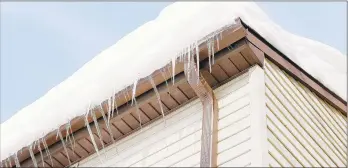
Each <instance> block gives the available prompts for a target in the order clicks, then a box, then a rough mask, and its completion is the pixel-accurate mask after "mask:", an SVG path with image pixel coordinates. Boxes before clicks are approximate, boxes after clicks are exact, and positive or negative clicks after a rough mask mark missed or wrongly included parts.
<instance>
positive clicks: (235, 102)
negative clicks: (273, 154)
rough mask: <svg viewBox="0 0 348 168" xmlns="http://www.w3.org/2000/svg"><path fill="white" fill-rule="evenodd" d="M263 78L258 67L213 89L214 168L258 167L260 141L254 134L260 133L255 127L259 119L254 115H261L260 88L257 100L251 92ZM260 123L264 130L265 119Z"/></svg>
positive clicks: (261, 100) (253, 91) (261, 82)
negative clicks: (215, 116) (216, 120)
mask: <svg viewBox="0 0 348 168" xmlns="http://www.w3.org/2000/svg"><path fill="white" fill-rule="evenodd" d="M255 75H256V76H255ZM257 75H259V76H257ZM260 75H261V78H260ZM263 76H264V72H263V70H262V69H261V68H260V67H253V68H251V69H249V71H248V72H246V73H245V74H243V75H242V76H240V77H238V78H236V79H234V80H232V81H231V82H228V83H227V84H225V85H223V86H221V87H219V88H218V89H216V90H215V94H216V98H217V100H218V104H219V124H218V130H219V132H218V157H217V159H218V160H217V162H218V166H221V167H232V166H233V167H242V166H253V165H260V164H262V163H260V162H259V160H262V157H261V155H262V153H259V152H262V151H259V149H258V148H259V147H260V146H263V145H259V144H262V138H261V137H258V136H259V135H258V133H256V132H259V133H261V134H262V130H263V129H262V128H261V129H260V127H259V126H258V123H262V122H260V121H262V119H261V118H258V114H262V113H259V110H261V109H262V107H261V108H260V107H258V106H257V105H258V104H259V103H258V102H261V104H262V105H263V106H264V108H263V109H265V107H266V106H265V102H264V98H263V99H262V96H264V89H263V91H262V89H261V92H260V93H261V94H262V95H261V97H260V96H259V95H257V94H256V95H255V93H256V91H255V90H257V89H259V87H255V86H260V85H264V82H263V80H261V79H262V77H263ZM255 79H256V80H255ZM261 88H262V87H261ZM263 88H264V87H263ZM262 102H263V103H262ZM253 109H254V110H253ZM255 109H256V110H255ZM263 111H264V110H263ZM264 120H265V121H264V122H263V124H264V125H263V127H264V130H265V131H266V117H264ZM264 134H266V132H265V133H264ZM264 139H266V136H265V138H264ZM265 142H266V141H265ZM261 149H262V148H261ZM265 149H267V148H266V147H265ZM266 152H267V151H266Z"/></svg>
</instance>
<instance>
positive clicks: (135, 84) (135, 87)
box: [131, 80, 138, 106]
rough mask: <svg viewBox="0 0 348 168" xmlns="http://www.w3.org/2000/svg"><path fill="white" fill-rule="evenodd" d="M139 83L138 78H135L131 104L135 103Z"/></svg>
mask: <svg viewBox="0 0 348 168" xmlns="http://www.w3.org/2000/svg"><path fill="white" fill-rule="evenodd" d="M137 83H138V80H135V82H134V84H133V89H132V103H131V106H132V105H133V103H134V100H135V93H136V91H137Z"/></svg>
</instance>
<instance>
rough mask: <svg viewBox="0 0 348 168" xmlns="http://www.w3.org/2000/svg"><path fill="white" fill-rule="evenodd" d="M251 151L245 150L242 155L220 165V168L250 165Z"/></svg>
mask: <svg viewBox="0 0 348 168" xmlns="http://www.w3.org/2000/svg"><path fill="white" fill-rule="evenodd" d="M250 151H251V150H247V151H245V152H244V153H241V154H240V155H238V156H236V157H235V158H231V160H230V161H227V162H225V163H223V164H221V165H220V167H246V166H249V165H250V164H251V159H250V158H251V154H250V153H251V152H250Z"/></svg>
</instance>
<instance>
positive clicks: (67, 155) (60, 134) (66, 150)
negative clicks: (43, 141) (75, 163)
mask: <svg viewBox="0 0 348 168" xmlns="http://www.w3.org/2000/svg"><path fill="white" fill-rule="evenodd" d="M58 134H59V138H60V140H61V141H62V145H63V148H64V151H65V153H66V157H67V158H68V161H69V166H70V165H71V161H70V157H69V153H68V149H66V145H65V142H64V138H63V136H62V133H61V132H60V131H59V133H58Z"/></svg>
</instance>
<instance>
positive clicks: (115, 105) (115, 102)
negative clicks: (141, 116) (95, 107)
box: [112, 94, 119, 116]
mask: <svg viewBox="0 0 348 168" xmlns="http://www.w3.org/2000/svg"><path fill="white" fill-rule="evenodd" d="M117 99H119V95H118V94H117V97H116V96H115V100H114V109H116V114H117V115H118V107H117V106H118V105H117ZM112 114H114V113H112ZM112 116H113V115H112Z"/></svg>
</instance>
